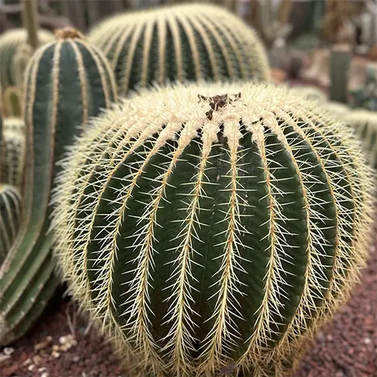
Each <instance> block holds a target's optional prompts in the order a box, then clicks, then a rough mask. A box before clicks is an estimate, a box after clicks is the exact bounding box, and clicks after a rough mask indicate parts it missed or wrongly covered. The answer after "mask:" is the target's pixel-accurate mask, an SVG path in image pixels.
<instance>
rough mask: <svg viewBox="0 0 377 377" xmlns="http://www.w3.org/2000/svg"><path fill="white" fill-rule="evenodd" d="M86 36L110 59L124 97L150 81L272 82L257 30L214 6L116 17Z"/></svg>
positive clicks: (165, 9) (149, 11)
mask: <svg viewBox="0 0 377 377" xmlns="http://www.w3.org/2000/svg"><path fill="white" fill-rule="evenodd" d="M88 38H89V41H91V42H92V43H94V44H95V45H96V46H98V47H99V48H100V49H102V50H103V51H104V52H105V54H106V56H107V57H108V59H109V60H110V62H111V64H112V67H113V70H114V72H115V79H116V81H117V84H118V89H119V94H122V95H125V94H127V92H128V91H129V90H130V89H135V88H137V87H138V86H142V87H145V86H147V85H150V84H151V83H152V82H157V83H159V84H163V83H166V82H167V81H184V80H190V81H196V80H200V79H205V80H216V81H218V80H220V79H222V78H229V79H251V78H253V79H255V80H262V81H267V80H269V78H270V72H269V67H268V61H267V57H266V53H265V51H264V47H263V46H262V44H261V42H260V41H259V39H258V37H257V36H256V34H255V32H254V31H253V30H252V29H250V28H249V27H248V26H246V25H245V24H244V23H243V22H242V21H241V20H240V19H239V18H237V17H236V16H234V15H233V14H231V13H229V12H227V11H226V10H224V9H221V8H218V7H216V6H212V5H202V4H194V5H178V6H172V7H166V8H161V9H158V10H154V9H153V10H148V11H144V12H138V13H127V14H124V15H118V16H115V17H112V18H110V19H109V20H106V21H104V22H103V23H101V24H100V25H99V26H97V27H96V28H95V29H94V30H93V31H92V32H91V33H90V34H89V37H88Z"/></svg>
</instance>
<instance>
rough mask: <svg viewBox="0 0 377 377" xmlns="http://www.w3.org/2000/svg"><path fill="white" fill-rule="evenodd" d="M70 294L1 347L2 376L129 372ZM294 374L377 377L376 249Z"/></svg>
mask: <svg viewBox="0 0 377 377" xmlns="http://www.w3.org/2000/svg"><path fill="white" fill-rule="evenodd" d="M76 311H77V309H76V308H75V307H74V305H73V304H72V303H69V302H68V301H67V300H64V299H63V300H60V301H59V300H58V301H57V302H55V303H53V304H52V305H51V307H50V308H49V310H48V313H47V315H46V316H45V317H44V318H43V319H42V320H41V321H40V323H39V324H38V325H37V326H36V327H35V328H34V330H33V331H32V332H31V333H30V334H29V335H28V337H27V338H24V339H22V340H20V341H18V342H16V343H15V344H13V345H12V347H11V348H9V347H8V348H5V349H3V350H2V352H1V353H0V373H1V374H0V375H1V377H37V376H38V377H89V376H90V377H126V376H127V373H126V371H124V370H122V368H121V367H120V365H119V362H118V361H117V359H116V357H114V355H113V353H112V349H111V347H110V345H108V344H105V343H104V341H103V339H102V338H101V337H99V336H98V335H97V334H96V332H95V331H94V330H93V329H90V328H88V325H87V323H86V322H85V321H84V320H83V319H80V318H78V316H77V314H76ZM294 377H377V249H376V247H373V248H372V253H371V258H370V260H369V263H368V268H367V269H365V270H364V271H363V275H362V281H361V284H359V285H358V286H357V287H356V289H355V290H354V292H353V294H352V298H351V300H350V301H349V303H348V304H347V305H346V306H344V307H342V308H341V309H340V310H339V312H338V313H337V314H336V316H335V318H334V320H333V322H332V323H331V324H329V325H328V326H327V327H326V328H324V329H323V331H321V332H320V333H319V334H318V337H317V339H316V341H315V343H314V345H313V347H312V348H311V350H310V351H309V352H308V353H307V354H306V356H305V357H304V359H303V361H302V362H301V367H300V370H298V371H297V373H296V374H295V375H294Z"/></svg>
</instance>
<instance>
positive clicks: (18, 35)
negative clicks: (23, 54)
mask: <svg viewBox="0 0 377 377" xmlns="http://www.w3.org/2000/svg"><path fill="white" fill-rule="evenodd" d="M38 37H39V41H40V43H41V44H46V43H48V42H51V41H53V40H54V36H53V34H52V33H50V32H49V31H47V30H40V31H39V32H38ZM27 38H28V35H27V32H26V30H25V29H12V30H9V31H7V32H5V33H4V34H3V35H2V36H1V38H0V60H1V68H0V83H1V87H2V89H3V90H5V89H6V88H7V87H8V86H15V85H17V83H19V82H20V80H19V78H18V79H17V77H18V75H20V73H19V66H18V64H15V60H14V58H15V56H16V55H18V53H19V51H20V50H24V49H25V47H24V46H25V45H27ZM17 62H18V61H17ZM24 66H25V65H24Z"/></svg>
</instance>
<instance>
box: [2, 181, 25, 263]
mask: <svg viewBox="0 0 377 377" xmlns="http://www.w3.org/2000/svg"><path fill="white" fill-rule="evenodd" d="M20 218H21V196H20V193H19V191H18V189H17V188H16V187H14V186H11V185H7V184H2V183H1V184H0V264H1V263H2V262H3V261H4V259H5V257H6V255H7V253H8V251H9V250H10V248H11V246H12V243H13V241H14V239H15V238H16V235H17V232H18V228H19V225H20Z"/></svg>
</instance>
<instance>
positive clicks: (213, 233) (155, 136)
mask: <svg viewBox="0 0 377 377" xmlns="http://www.w3.org/2000/svg"><path fill="white" fill-rule="evenodd" d="M350 134H351V135H352V133H351V132H350V130H349V129H348V128H347V126H345V125H343V124H341V123H339V124H338V123H336V122H335V121H334V120H332V119H331V118H330V117H328V116H326V115H325V114H322V113H321V112H320V111H319V110H318V109H317V108H316V107H315V104H313V103H311V102H305V101H303V100H302V99H299V98H298V97H296V96H294V95H293V94H291V93H289V92H288V91H287V90H285V89H281V88H274V87H272V86H268V85H267V86H266V85H255V86H254V85H243V86H242V85H241V86H238V85H236V84H234V85H233V84H229V85H226V84H207V85H200V86H195V85H188V86H177V87H174V88H164V89H154V90H152V91H150V92H145V93H143V95H141V96H139V97H135V98H134V99H132V100H128V101H124V102H123V103H121V104H119V105H116V106H115V107H114V108H113V109H112V110H109V111H107V112H106V113H105V114H104V115H103V116H102V117H100V118H98V119H97V120H95V122H94V125H93V127H91V128H90V130H88V131H87V132H85V133H84V135H82V137H81V138H80V139H79V140H78V142H77V144H76V145H75V146H74V148H73V149H72V150H71V151H70V153H69V154H68V155H67V158H66V160H65V161H64V172H63V173H61V174H60V176H59V189H58V191H57V192H56V196H55V199H54V200H55V202H56V208H55V211H54V229H55V232H56V250H57V254H58V255H59V260H60V263H61V267H62V271H63V273H64V276H65V277H66V279H67V280H68V281H69V283H70V288H71V290H72V293H73V294H74V296H75V297H76V298H77V299H79V300H80V301H81V302H82V305H83V307H84V308H86V309H87V310H88V311H89V312H90V314H91V316H92V318H93V319H94V320H95V322H96V323H98V324H99V325H100V326H102V328H103V329H104V331H105V333H106V334H107V335H108V336H109V338H111V339H112V340H113V341H114V342H115V344H116V346H117V347H118V349H119V351H120V352H121V353H122V355H123V356H124V359H125V360H127V363H129V364H127V365H128V370H130V372H131V375H132V373H133V372H134V373H135V375H143V376H146V375H149V374H148V373H149V372H150V373H151V374H150V375H152V376H155V375H159V376H160V375H166V376H212V375H217V374H218V373H221V371H224V370H229V369H232V370H233V369H234V370H236V371H237V370H240V371H243V372H244V373H245V376H250V375H252V376H269V375H273V376H275V375H279V376H280V375H285V374H287V373H289V372H290V371H291V369H292V367H294V366H295V365H296V364H297V361H298V357H299V355H300V354H301V353H302V351H303V350H304V349H305V345H306V344H307V341H308V340H309V339H311V338H312V336H313V333H314V331H315V330H316V329H317V328H318V326H319V325H321V324H322V323H323V322H324V321H325V320H327V319H328V318H329V317H330V316H331V315H332V313H333V312H334V310H336V308H337V307H338V306H339V305H340V304H341V303H343V302H344V300H345V299H346V297H347V295H348V293H349V290H350V289H351V287H352V286H353V285H354V284H355V282H356V281H357V278H358V274H359V269H360V268H361V267H362V266H363V265H364V262H365V258H366V256H367V248H368V246H367V244H368V239H369V232H370V227H371V213H370V211H371V208H372V206H371V193H370V191H371V187H372V179H371V173H370V171H369V169H368V167H367V166H366V165H365V163H364V159H363V157H362V154H361V151H360V146H359V144H358V142H357V141H356V140H355V139H354V138H353V137H352V136H351V137H350V136H349V135H350ZM132 361H133V362H135V364H134V365H135V366H134V367H133V368H132V367H131V364H130V363H131V362H132ZM137 373H140V374H137Z"/></svg>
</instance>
